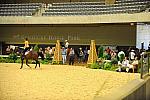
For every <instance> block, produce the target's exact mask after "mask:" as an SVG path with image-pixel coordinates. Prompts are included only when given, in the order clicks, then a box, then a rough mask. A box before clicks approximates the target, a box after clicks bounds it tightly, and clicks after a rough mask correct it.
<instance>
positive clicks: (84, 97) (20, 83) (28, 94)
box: [0, 63, 140, 100]
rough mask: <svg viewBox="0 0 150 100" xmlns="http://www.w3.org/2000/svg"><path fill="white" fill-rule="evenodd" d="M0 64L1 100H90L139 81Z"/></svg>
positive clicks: (47, 67) (50, 67)
mask: <svg viewBox="0 0 150 100" xmlns="http://www.w3.org/2000/svg"><path fill="white" fill-rule="evenodd" d="M31 67H32V68H28V67H27V66H26V65H24V67H23V69H19V68H20V64H5V63H1V64H0V79H1V80H0V94H1V95H0V98H1V100H93V98H94V97H95V96H101V97H103V96H107V95H109V94H110V93H111V92H112V91H113V89H116V88H118V87H121V86H124V85H125V84H127V82H129V81H131V80H134V79H135V78H140V77H139V74H137V73H116V72H111V71H105V70H97V69H88V68H85V67H83V66H69V65H41V68H37V69H34V65H31Z"/></svg>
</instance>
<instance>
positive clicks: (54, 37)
mask: <svg viewBox="0 0 150 100" xmlns="http://www.w3.org/2000/svg"><path fill="white" fill-rule="evenodd" d="M13 38H15V39H25V38H28V39H32V40H65V39H67V40H80V38H79V36H78V34H67V36H63V35H57V34H56V35H55V34H50V35H49V34H17V35H16V34H15V35H13Z"/></svg>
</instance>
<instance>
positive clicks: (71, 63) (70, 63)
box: [69, 48, 75, 65]
mask: <svg viewBox="0 0 150 100" xmlns="http://www.w3.org/2000/svg"><path fill="white" fill-rule="evenodd" d="M69 56H70V59H69V65H73V64H74V58H75V52H74V49H73V48H70V53H69Z"/></svg>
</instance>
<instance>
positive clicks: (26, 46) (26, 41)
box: [23, 38, 31, 55]
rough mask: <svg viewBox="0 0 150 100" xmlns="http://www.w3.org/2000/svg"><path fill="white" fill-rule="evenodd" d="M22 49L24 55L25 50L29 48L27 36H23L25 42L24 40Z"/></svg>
mask: <svg viewBox="0 0 150 100" xmlns="http://www.w3.org/2000/svg"><path fill="white" fill-rule="evenodd" d="M24 44H25V45H24V51H23V55H25V52H26V51H28V50H30V49H31V48H30V46H29V41H28V38H25V42H24Z"/></svg>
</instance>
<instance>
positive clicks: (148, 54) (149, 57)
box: [147, 52, 150, 75]
mask: <svg viewBox="0 0 150 100" xmlns="http://www.w3.org/2000/svg"><path fill="white" fill-rule="evenodd" d="M147 57H148V59H147V60H148V61H147V63H148V75H149V67H150V62H149V60H150V52H148V53H147Z"/></svg>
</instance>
